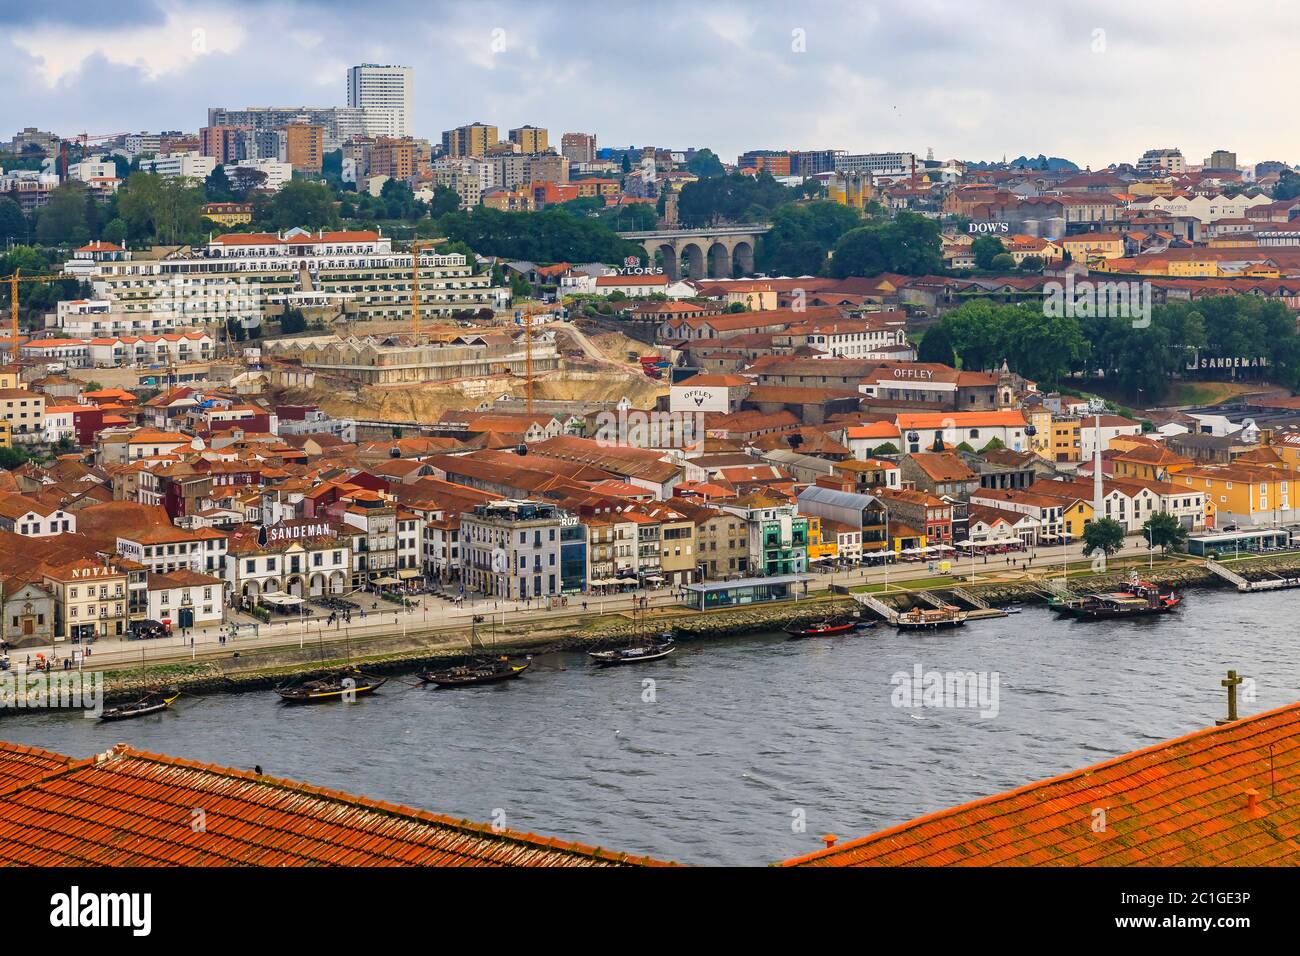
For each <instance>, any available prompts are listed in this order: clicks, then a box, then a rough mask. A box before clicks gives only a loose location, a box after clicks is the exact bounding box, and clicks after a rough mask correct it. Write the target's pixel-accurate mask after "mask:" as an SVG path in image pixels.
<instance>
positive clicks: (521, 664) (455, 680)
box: [420, 654, 532, 687]
mask: <svg viewBox="0 0 1300 956" xmlns="http://www.w3.org/2000/svg"><path fill="white" fill-rule="evenodd" d="M531 664H532V660H531V659H526V660H522V661H512V660H511V659H510V658H509V657H507V656H505V655H504V654H503V655H502V656H500V657H497V658H494V659H492V660H484V659H476V660H473V661H470V662H469V663H468V664H459V665H457V666H455V667H444V668H441V669H439V670H424V671H421V672H420V680H421V681H423V682H424V683H426V684H433V685H434V686H435V687H472V686H473V685H475V684H495V683H497V682H498V681H503V680H513V679H515V678H516V677H522V676H523V673H524V671H526V670H528V668H529V666H530V665H531Z"/></svg>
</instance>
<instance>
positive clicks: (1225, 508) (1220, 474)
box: [1169, 464, 1300, 527]
mask: <svg viewBox="0 0 1300 956" xmlns="http://www.w3.org/2000/svg"><path fill="white" fill-rule="evenodd" d="M1169 480H1170V481H1171V482H1172V483H1173V484H1175V485H1180V486H1185V487H1187V488H1193V489H1195V490H1197V491H1200V492H1203V493H1204V494H1205V521H1206V525H1207V526H1209V527H1215V526H1216V525H1217V520H1218V519H1219V518H1220V517H1221V518H1222V520H1223V521H1224V522H1225V523H1241V524H1252V525H1253V524H1280V523H1281V522H1282V521H1284V520H1286V521H1291V520H1293V518H1292V516H1291V515H1290V514H1288V512H1290V510H1291V508H1292V503H1291V501H1292V499H1291V495H1292V493H1293V492H1294V491H1295V488H1294V483H1295V482H1296V481H1297V480H1300V472H1296V471H1292V470H1291V469H1289V468H1267V467H1259V466H1256V465H1237V464H1233V465H1194V466H1191V467H1188V468H1184V469H1183V470H1181V471H1179V472H1178V473H1177V474H1176V475H1174V476H1173V477H1171V478H1170V479H1169Z"/></svg>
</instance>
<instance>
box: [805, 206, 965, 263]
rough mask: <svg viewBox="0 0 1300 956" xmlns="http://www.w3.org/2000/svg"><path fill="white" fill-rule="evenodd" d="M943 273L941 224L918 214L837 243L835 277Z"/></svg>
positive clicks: (903, 215)
mask: <svg viewBox="0 0 1300 956" xmlns="http://www.w3.org/2000/svg"><path fill="white" fill-rule="evenodd" d="M942 269H943V251H942V246H941V244H940V242H939V224H938V223H937V222H935V221H934V220H931V219H926V218H925V217H924V216H918V215H916V214H915V213H907V212H904V213H899V215H898V218H897V219H895V220H894V221H893V222H889V223H883V224H872V225H867V226H863V227H861V228H859V229H852V230H850V231H848V232H846V233H844V234H843V235H842V236H840V238H839V241H837V242H836V243H835V249H834V252H833V254H832V256H831V270H830V271H831V275H833V276H834V277H835V278H837V279H844V278H847V277H849V276H874V275H879V274H880V273H882V272H898V273H902V274H904V275H929V274H932V273H937V272H940V271H942Z"/></svg>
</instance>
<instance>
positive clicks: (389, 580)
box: [370, 576, 402, 584]
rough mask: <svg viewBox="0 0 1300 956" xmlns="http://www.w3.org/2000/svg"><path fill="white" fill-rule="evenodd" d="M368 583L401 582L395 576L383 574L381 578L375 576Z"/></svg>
mask: <svg viewBox="0 0 1300 956" xmlns="http://www.w3.org/2000/svg"><path fill="white" fill-rule="evenodd" d="M370 583H371V584H401V583H402V582H401V581H399V580H397V578H394V577H391V576H385V577H382V578H375V579H374V580H373V581H371V582H370Z"/></svg>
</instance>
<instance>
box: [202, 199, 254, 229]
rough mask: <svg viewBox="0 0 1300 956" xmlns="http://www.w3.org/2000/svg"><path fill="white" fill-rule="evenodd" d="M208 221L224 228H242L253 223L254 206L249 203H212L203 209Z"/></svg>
mask: <svg viewBox="0 0 1300 956" xmlns="http://www.w3.org/2000/svg"><path fill="white" fill-rule="evenodd" d="M203 215H204V218H206V219H211V220H212V221H213V222H215V223H217V224H219V225H222V226H242V225H244V224H245V223H249V222H252V221H253V204H252V203H249V202H210V203H206V204H205V205H204V207H203Z"/></svg>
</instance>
